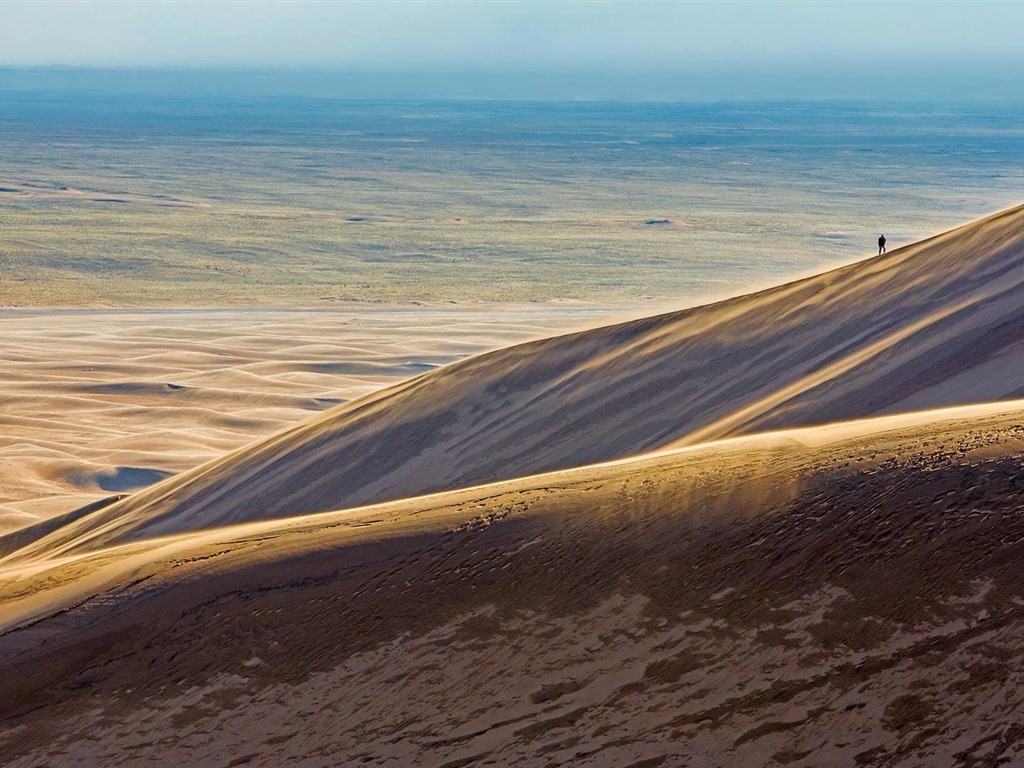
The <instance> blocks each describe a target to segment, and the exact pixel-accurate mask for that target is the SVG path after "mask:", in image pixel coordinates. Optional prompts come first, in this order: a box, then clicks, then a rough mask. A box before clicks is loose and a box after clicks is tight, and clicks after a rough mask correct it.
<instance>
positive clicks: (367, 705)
mask: <svg viewBox="0 0 1024 768" xmlns="http://www.w3.org/2000/svg"><path fill="white" fill-rule="evenodd" d="M1000 408H1001V409H1002V410H1003V412H1002V413H999V412H998V411H999V409H1000ZM1021 408H1024V403H1020V402H1018V403H1014V404H1012V405H1006V404H1004V405H1002V406H987V407H975V408H964V409H957V410H954V411H951V412H944V413H940V414H934V413H933V414H926V415H924V416H921V415H915V416H897V417H887V418H885V419H883V420H881V421H877V422H859V423H855V424H849V425H843V426H841V427H827V428H816V429H805V430H795V431H790V432H787V433H780V434H776V435H771V436H760V437H747V438H740V439H738V440H733V441H727V442H725V443H719V444H714V445H709V446H701V447H697V448H693V449H684V450H682V451H677V452H672V453H668V454H664V455H660V456H655V457H650V458H646V459H639V460H632V461H626V462H619V463H616V464H613V465H606V466H599V467H587V468H582V469H579V470H572V471H566V472H561V473H555V474H552V475H546V476H538V477H533V478H524V479H521V480H514V481H509V482H506V483H501V484H497V485H494V486H490V487H486V488H479V489H475V490H467V491H461V492H455V493H448V494H442V495H438V496H435V497H431V498H425V499H410V500H406V501H401V502H394V503H390V504H384V505H379V506H376V507H370V508H365V509H360V510H353V511H349V512H338V513H328V514H325V515H318V516H313V517H306V518H297V519H293V520H288V521H271V522H263V523H250V524H246V525H243V526H238V527H234V528H228V529H221V530H218V531H206V532H200V533H195V534H184V535H179V536H176V537H170V538H166V539H161V540H155V541H154V540H150V541H142V542H136V543H133V544H129V545H126V546H121V547H118V548H114V549H110V550H104V551H100V552H93V553H87V554H85V555H82V556H79V557H74V558H69V559H67V560H64V561H62V562H58V561H54V560H48V561H42V562H35V563H31V562H30V563H24V564H22V565H21V566H19V567H16V568H13V569H12V568H10V567H8V568H6V569H2V570H0V620H2V624H3V626H4V627H6V628H7V631H6V633H5V634H3V635H2V636H0V756H2V759H0V763H3V764H4V765H5V766H11V767H12V768H13V767H15V766H17V767H18V768H27V767H28V766H41V765H45V766H52V767H53V768H60V767H61V766H73V765H82V766H96V765H103V766H146V765H149V766H175V767H177V766H181V765H210V766H226V765H242V764H244V765H249V766H281V765H301V766H323V765H358V764H364V763H368V764H373V765H384V764H388V765H403V766H415V765H424V766H427V765H429V766H442V765H443V766H449V768H452V767H453V766H464V765H529V766H549V765H573V766H616V767H618V766H634V767H636V766H724V765H744V766H746V765H750V766H755V765H756V766H760V765H765V766H768V765H772V766H783V765H784V766H821V765H829V766H851V768H852V767H853V766H882V765H884V766H897V765H900V766H902V765H906V766H920V765H929V766H938V765H943V766H946V765H949V766H952V765H961V766H992V765H1000V764H1017V762H1019V761H1020V760H1022V759H1024V751H1022V750H1024V746H1022V745H1024V731H1022V729H1021V724H1020V713H1021V711H1022V710H1024V661H1022V660H1024V654H1022V642H1024V641H1022V638H1024V600H1022V598H1021V595H1024V570H1022V569H1021V568H1020V563H1021V561H1022V559H1024V513H1022V509H1021V501H1020V499H1021V492H1022V491H1024V460H1022V458H1021V456H1022V449H1024V411H1022V410H1020V409H1021ZM1008 409H1010V410H1008ZM15 627H20V628H16V629H13V628H15Z"/></svg>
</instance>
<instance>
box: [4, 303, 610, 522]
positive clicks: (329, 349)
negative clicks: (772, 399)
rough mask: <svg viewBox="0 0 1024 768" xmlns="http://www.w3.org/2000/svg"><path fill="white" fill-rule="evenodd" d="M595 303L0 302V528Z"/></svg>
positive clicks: (213, 453) (524, 334)
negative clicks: (163, 305)
mask: <svg viewBox="0 0 1024 768" xmlns="http://www.w3.org/2000/svg"><path fill="white" fill-rule="evenodd" d="M590 314H591V313H590V312H589V311H586V310H583V309H575V310H574V309H571V308H558V307H534V308H531V307H510V308H504V309H502V310H500V311H499V310H497V309H494V308H486V307H485V308H479V309H468V308H461V309H459V308H452V309H447V310H443V309H433V310H431V309H428V308H422V307H420V308H416V309H409V308H378V309H374V308H354V309H351V310H348V311H311V312H238V311H232V312H188V313H174V312H102V311H100V312H86V313H82V312H0V358H2V360H3V364H2V365H0V532H2V531H4V530H11V529H13V528H17V527H21V526H23V525H26V524H31V523H33V522H37V521H39V520H40V519H43V518H46V517H49V516H51V515H53V514H58V513H61V512H64V511H67V510H69V509H71V508H73V507H76V506H78V505H80V504H83V503H86V502H89V501H92V500H95V499H96V498H98V497H102V496H106V495H110V494H112V493H123V492H127V491H134V490H138V489H139V488H142V487H145V486H146V485H150V484H152V483H153V482H156V481H157V480H160V479H161V478H163V477H166V476H168V475H170V474H173V473H177V472H181V471H183V470H185V469H190V468H192V467H194V466H196V465H197V464H201V463H203V462H204V461H208V460H210V459H213V458H216V457H219V456H222V455H223V454H225V453H227V452H228V451H230V450H232V449H234V448H237V447H239V446H241V445H245V444H246V443H249V442H251V441H252V440H253V439H254V438H257V437H260V436H263V435H266V434H269V433H273V432H277V431H279V430H281V429H283V428H285V427H287V426H290V425H292V424H295V423H296V422H299V421H302V420H304V419H307V418H308V417H309V415H310V414H312V413H316V412H318V411H323V410H325V409H328V408H331V407H332V406H334V405H337V404H338V403H342V402H345V401H347V400H351V399H354V398H358V397H361V396H363V395H365V394H367V393H369V392H372V391H374V390H376V389H379V388H381V387H384V386H387V385H388V384H392V383H395V382H398V381H401V380H403V379H406V378H409V377H410V376H415V375H417V374H420V373H422V372H424V371H428V370H431V369H432V368H435V367H438V366H441V365H444V364H447V363H450V362H453V361H455V360H459V359H461V358H463V357H466V356H468V355H471V354H474V353H477V352H481V351H485V350H487V349H491V348H494V347H497V346H503V345H507V344H509V343H514V342H517V341H521V340H524V339H529V338H532V337H537V336H542V335H546V334H550V333H551V332H553V331H555V330H558V329H564V328H571V327H577V326H579V325H581V324H584V323H589V322H592V321H590V320H589V319H588V318H589V316H590Z"/></svg>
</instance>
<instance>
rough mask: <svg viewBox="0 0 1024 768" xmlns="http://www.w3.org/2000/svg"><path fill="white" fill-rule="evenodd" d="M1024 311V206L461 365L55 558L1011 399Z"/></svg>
mask: <svg viewBox="0 0 1024 768" xmlns="http://www.w3.org/2000/svg"><path fill="white" fill-rule="evenodd" d="M1022 323H1024V208H1015V209H1012V210H1009V211H1005V212H1003V213H1000V214H996V215H994V216H991V217H989V218H987V219H983V220H981V221H978V222H974V223H972V224H969V225H966V226H964V227H962V228H960V229H957V230H954V231H952V232H949V233H946V234H944V235H940V236H937V237H935V238H932V239H931V240H928V241H925V242H923V243H919V244H917V245H913V246H909V247H907V248H902V249H899V250H897V251H893V252H892V253H890V254H888V255H886V256H882V257H879V258H876V259H870V260H867V261H864V262H860V263H858V264H854V265H851V266H849V267H845V268H843V269H840V270H836V271H834V272H829V273H826V274H823V275H819V276H817V277H813V278H809V279H807V280H802V281H799V282H795V283H791V284H788V285H784V286H781V287H778V288H775V289H772V290H768V291H764V292H761V293H756V294H752V295H749V296H743V297H740V298H736V299H732V300H729V301H725V302H720V303H717V304H712V305H709V306H706V307H700V308H696V309H691V310H685V311H682V312H676V313H672V314H667V315H661V316H658V317H651V318H645V319H643V320H637V321H631V322H627V323H622V324H619V325H613V326H608V327H605V328H598V329H595V330H590V331H584V332H580V333H576V334H571V335H567V336H561V337H557V338H551V339H544V340H541V341H536V342H532V343H529V344H524V345H519V346H515V347H511V348H508V349H502V350H499V351H497V352H493V353H490V354H486V355H481V356H478V357H475V358H472V359H470V360H466V361H464V362H462V363H458V364H456V365H452V366H448V367H446V368H443V369H441V370H438V371H436V372H434V373H431V374H429V375H425V376H421V377H418V378H416V379H412V380H410V381H407V382H404V383H402V384H399V385H397V386H395V387H392V388H390V389H387V390H383V391H381V392H378V393H374V394H372V395H369V396H367V397H364V398H361V399H358V400H356V401H353V402H352V403H349V404H346V405H343V406H340V407H339V408H337V409H335V410H332V411H329V412H327V413H325V414H324V415H323V416H321V417H320V418H317V419H313V420H311V421H308V422H306V423H305V424H303V425H301V426H299V427H297V428H295V429H292V430H290V431H287V432H282V433H279V434H276V435H274V436H273V437H271V438H269V439H267V440H266V441H264V442H263V443H261V444H259V445H256V446H252V447H247V448H245V449H244V450H242V451H240V452H238V453H235V454H233V455H229V456H227V457H225V458H223V459H221V460H218V461H216V462H213V463H210V464H207V465H204V466H203V467H200V468H197V469H196V470H193V471H191V472H186V473H184V474H182V475H181V476H180V477H176V478H173V479H171V480H169V481H167V482H165V483H160V484H157V485H156V486H154V487H153V488H151V489H149V490H147V491H145V492H143V493H140V494H137V495H135V496H133V497H132V498H130V499H127V500H125V501H123V502H120V503H118V504H115V505H112V506H111V507H109V508H108V509H107V510H105V511H103V512H100V513H97V514H95V515H92V516H90V518H89V519H83V520H82V521H80V522H79V523H76V524H74V525H70V526H66V527H65V529H64V530H62V531H60V532H58V533H57V534H55V535H54V536H53V537H51V538H49V539H47V540H46V541H45V542H40V549H39V551H43V550H44V549H45V550H49V551H60V549H61V548H62V547H65V546H75V547H80V546H83V545H85V546H101V545H108V544H113V543H117V542H124V541H130V540H133V539H137V538H140V537H144V536H153V535H166V534H171V533H175V532H179V531H186V530H198V529H202V528H207V527H210V526H216V525H225V524H231V523H237V522H243V521H246V520H257V519H268V518H274V517H285V516H288V515H293V514H300V513H309V512H317V511H323V510H327V509H335V508H341V507H348V506H354V505H357V504H365V503H372V502H377V501H382V500H386V499H396V498H405V497H410V496H415V495H420V494H423V493H431V492H435V491H440V490H446V489H452V488H458V487H465V486H470V485H474V484H478V483H482V482H490V481H493V480H497V479H501V478H508V477H516V476H522V475H528V474H533V473H537V472H544V471H551V470H555V469H559V468H564V467H570V466H579V465H584V464H589V463H594V462H599V461H608V460H612V459H617V458H622V457H628V456H632V455H635V454H637V453H640V452H644V451H650V450H653V449H657V448H664V447H668V446H672V445H687V444H697V443H700V442H705V441H707V440H713V439H717V438H721V437H726V436H730V435H737V434H745V433H752V432H757V431H763V430H766V429H778V428H783V427H792V426H801V425H808V424H815V423H825V422H833V421H840V420H845V419H853V418H860V417H864V416H869V415H874V414H881V413H895V412H900V411H905V410H911V409H922V408H931V407H940V406H947V405H956V404H961V403H971V402H985V401H991V400H1000V399H1010V398H1013V397H1017V396H1019V395H1020V394H1021V392H1022V385H1021V375H1024V368H1022V364H1021V360H1022V359H1024V357H1022V356H1021V354H1020V345H1021V338H1022V336H1024V325H1022ZM89 537H92V538H91V542H92V543H91V544H87V541H88V540H89ZM55 548H56V549H55Z"/></svg>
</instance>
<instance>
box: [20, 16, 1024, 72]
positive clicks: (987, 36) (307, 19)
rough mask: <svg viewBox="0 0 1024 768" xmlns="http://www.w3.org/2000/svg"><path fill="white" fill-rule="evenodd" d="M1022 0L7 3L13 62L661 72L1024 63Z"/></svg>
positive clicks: (39, 63) (34, 63)
mask: <svg viewBox="0 0 1024 768" xmlns="http://www.w3.org/2000/svg"><path fill="white" fill-rule="evenodd" d="M1021 30H1024V3H1021V2H972V3H969V2H946V3H942V2H912V3H907V2H902V3H901V2H877V3H875V2H864V1H861V2H831V3H827V2H801V3H781V2H752V3H751V2H717V3H705V2H696V3H670V2H553V1H548V2H437V1H434V0H421V1H420V2H391V3H388V2H372V3H366V2H267V1H264V2H252V1H249V0H237V1H236V2H182V1H181V0H173V1H169V2H154V1H152V0H151V1H150V2H88V1H79V2H39V0H35V1H34V2H20V1H15V2H10V1H8V2H3V3H0V65H15V66H17V65H72V66H116V67H121V66H157V67H166V66H172V67H176V66H195V67H271V68H272V67H278V66H288V67H312V68H322V69H341V70H348V71H391V72H394V71H416V72H422V71H423V70H424V69H428V70H435V71H459V70H467V69H474V70H479V69H483V70H489V71H500V72H514V71H534V72H536V71H538V70H555V71H560V72H580V71H610V70H618V71H627V72H628V71H649V70H665V69H671V70H685V69H690V68H693V67H702V66H709V65H710V66H716V67H718V66H727V67H735V68H741V69H742V68H756V67H758V66H760V65H763V64H772V65H801V64H808V63H823V64H826V65H835V64H837V63H847V62H852V63H858V62H864V63H871V62H873V63H877V62H878V60H879V58H880V57H885V58H886V59H887V60H891V61H893V62H894V63H898V62H911V63H914V62H916V63H920V64H922V65H923V64H924V63H925V62H940V63H942V62H945V63H949V62H951V61H952V62H963V61H966V62H982V63H985V62H992V61H995V62H998V61H1000V60H1009V59H1015V60H1018V61H1019V60H1020V59H1021V55H1020V50H1021V48H1022V46H1021V45H1020V41H1019V37H1020V34H1021Z"/></svg>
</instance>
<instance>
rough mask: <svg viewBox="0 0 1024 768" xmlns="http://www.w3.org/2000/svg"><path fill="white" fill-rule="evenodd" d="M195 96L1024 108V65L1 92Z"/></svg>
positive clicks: (133, 78)
mask: <svg viewBox="0 0 1024 768" xmlns="http://www.w3.org/2000/svg"><path fill="white" fill-rule="evenodd" d="M34 91H35V92H47V93H59V92H66V93H81V94H83V95H88V94H94V93H99V94H107V95H115V94H118V93H123V94H126V95H138V94H147V95H154V96H169V97H188V96H192V95H198V96H204V97H206V96H213V95H218V94H224V95H234V96H239V97H286V96H298V97H312V98H337V99H349V98H350V99H388V100H393V99H410V100H447V99H455V100H465V99H468V100H479V101H488V100H498V101H515V100H526V101H532V100H536V101H667V102H674V101H675V102H701V103H715V102H729V101H752V102H758V101H764V102H769V101H782V102H786V101H824V102H828V101H875V102H879V103H891V102H907V103H914V104H928V103H934V104H936V105H940V104H942V103H952V104H969V103H975V102H993V103H1024V62H1022V64H1021V66H1020V67H1014V68H1012V69H1008V70H1003V71H1000V72H995V73H993V72H987V69H986V67H985V66H984V65H976V66H974V67H966V66H958V67H951V68H949V69H948V70H944V71H940V72H935V71H933V70H928V71H918V70H917V69H910V70H908V71H906V72H903V73H902V74H901V73H899V72H895V71H893V70H892V69H891V68H887V69H884V70H878V71H875V72H870V71H866V70H864V69H861V70H858V71H856V72H849V71H839V70H831V69H827V68H824V69H819V70H817V71H816V72H814V73H807V72H803V71H796V70H793V69H789V68H778V69H771V68H767V69H765V68H762V69H761V70H760V71H758V72H753V71H745V70H729V69H722V70H699V71H698V70H693V71H687V72H651V73H642V72H632V73H628V74H627V73H614V72H575V73H551V72H546V73H541V72H535V73H529V72H526V73H524V72H418V73H407V72H386V71H363V72H353V71H334V70H324V69H308V68H300V67H287V68H274V69H261V68H190V67H66V66H31V67H22V66H0V93H3V94H27V93H31V92H34Z"/></svg>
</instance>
